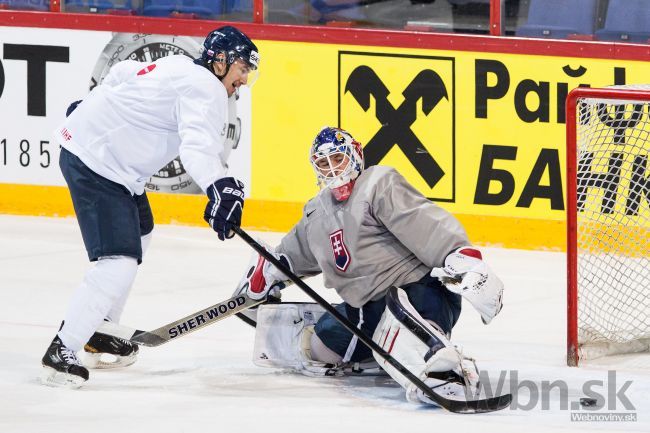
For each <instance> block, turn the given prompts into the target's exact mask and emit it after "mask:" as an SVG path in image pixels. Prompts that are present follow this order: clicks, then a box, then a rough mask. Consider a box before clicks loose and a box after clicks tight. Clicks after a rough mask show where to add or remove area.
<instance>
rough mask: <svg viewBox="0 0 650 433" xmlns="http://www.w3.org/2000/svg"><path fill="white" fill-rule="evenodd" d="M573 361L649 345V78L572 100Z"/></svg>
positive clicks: (587, 91)
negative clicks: (645, 83) (641, 81)
mask: <svg viewBox="0 0 650 433" xmlns="http://www.w3.org/2000/svg"><path fill="white" fill-rule="evenodd" d="M566 145H567V163H566V164H567V165H566V167H567V172H566V173H567V178H566V187H567V277H568V281H567V364H568V365H572V366H576V365H578V363H579V362H580V361H583V360H588V359H593V358H598V357H601V356H606V355H611V354H619V353H629V352H639V351H647V350H649V348H650V191H649V189H650V163H649V154H650V85H632V86H611V87H606V88H599V89H592V88H577V89H574V90H573V91H572V92H570V93H569V95H568V97H567V101H566Z"/></svg>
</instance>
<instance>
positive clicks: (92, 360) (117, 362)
mask: <svg viewBox="0 0 650 433" xmlns="http://www.w3.org/2000/svg"><path fill="white" fill-rule="evenodd" d="M137 358H138V357H137V355H128V356H120V355H111V354H110V353H89V352H86V353H84V359H83V364H84V366H85V367H86V368H92V369H110V368H122V367H128V366H129V365H131V364H133V363H134V362H135V361H136V360H137Z"/></svg>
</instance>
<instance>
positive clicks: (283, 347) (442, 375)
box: [253, 287, 478, 404]
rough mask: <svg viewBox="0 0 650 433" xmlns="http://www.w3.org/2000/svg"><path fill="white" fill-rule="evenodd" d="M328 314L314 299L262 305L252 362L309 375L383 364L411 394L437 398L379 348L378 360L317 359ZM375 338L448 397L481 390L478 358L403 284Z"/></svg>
mask: <svg viewBox="0 0 650 433" xmlns="http://www.w3.org/2000/svg"><path fill="white" fill-rule="evenodd" d="M323 314H324V310H323V308H322V307H320V306H318V305H317V304H311V303H302V304H294V303H283V304H275V305H263V306H261V307H260V308H259V311H258V314H257V320H258V322H257V329H256V335H255V348H254V351H253V362H254V363H255V364H256V365H258V366H261V367H274V368H287V369H291V370H294V371H297V372H300V373H302V374H305V375H308V376H340V375H343V374H346V373H350V372H352V373H362V374H377V373H378V372H379V370H378V369H377V366H378V365H379V366H381V368H383V369H384V370H385V372H386V373H388V374H389V375H390V376H391V377H392V378H393V379H395V381H397V382H398V383H399V384H400V385H401V386H402V387H403V388H405V390H406V398H407V400H409V401H411V402H424V403H427V404H435V403H434V402H433V401H431V400H430V399H429V398H427V397H426V396H425V395H424V394H423V393H422V391H420V390H419V389H417V388H416V387H415V386H414V385H413V384H412V383H411V382H410V381H409V380H408V379H407V378H406V377H404V376H403V375H402V374H401V373H399V371H397V370H396V369H395V368H394V367H393V366H391V365H390V364H388V363H387V362H385V361H384V360H383V359H381V357H379V356H377V355H376V354H374V355H375V356H374V357H375V362H373V361H372V359H368V360H366V361H364V362H357V363H350V362H343V361H342V360H339V362H336V360H332V362H324V361H319V360H316V359H314V358H313V356H312V355H313V352H314V351H315V352H321V350H322V348H320V347H318V339H317V338H314V337H315V336H314V325H315V324H316V323H317V322H318V320H319V319H320V318H321V316H322V315H323ZM373 341H375V343H377V344H378V345H379V346H381V347H382V348H383V349H384V350H386V351H387V352H389V353H390V354H391V355H392V356H393V357H394V358H395V359H396V360H398V361H399V362H400V363H402V364H403V365H404V366H405V367H407V368H408V369H409V371H411V372H412V373H413V374H415V375H416V376H418V377H419V378H420V379H421V380H423V381H424V382H425V383H426V384H427V385H428V386H430V387H431V388H432V389H433V390H434V392H436V393H439V394H440V395H442V396H444V397H445V398H448V399H457V400H465V399H472V398H473V397H474V396H475V395H476V394H477V389H478V372H477V369H476V365H475V363H474V361H473V360H471V359H469V358H465V357H463V356H462V354H460V353H459V352H458V350H457V349H456V348H455V347H454V346H453V345H452V344H451V342H450V341H449V339H448V338H447V336H446V335H445V334H444V333H443V332H442V331H440V330H439V329H438V328H437V326H435V325H433V324H431V323H430V322H428V321H426V320H424V319H423V318H422V316H421V315H420V314H419V313H418V312H417V311H416V310H415V308H414V307H413V306H412V305H411V303H410V302H409V300H408V297H407V295H406V292H405V291H404V290H402V289H399V288H396V287H392V288H391V289H390V290H389V292H388V294H387V295H386V307H385V309H384V312H383V315H382V316H381V319H380V322H379V325H378V326H377V327H376V330H375V333H374V335H373Z"/></svg>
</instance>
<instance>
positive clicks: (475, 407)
mask: <svg viewBox="0 0 650 433" xmlns="http://www.w3.org/2000/svg"><path fill="white" fill-rule="evenodd" d="M443 400H445V401H444V402H443V403H444V404H441V406H443V407H444V408H445V409H447V410H448V411H450V412H454V413H487V412H495V411H498V410H502V409H505V408H507V407H508V406H510V403H511V402H512V394H504V395H500V396H497V397H489V398H484V399H479V400H468V401H462V400H449V399H446V398H444V397H443Z"/></svg>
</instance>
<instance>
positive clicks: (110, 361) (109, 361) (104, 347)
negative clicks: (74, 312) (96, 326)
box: [84, 333, 139, 368]
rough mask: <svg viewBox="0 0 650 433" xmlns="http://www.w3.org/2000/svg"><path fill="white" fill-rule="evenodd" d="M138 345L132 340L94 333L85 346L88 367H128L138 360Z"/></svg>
mask: <svg viewBox="0 0 650 433" xmlns="http://www.w3.org/2000/svg"><path fill="white" fill-rule="evenodd" d="M138 350H139V349H138V346H137V345H135V344H133V343H131V342H130V341H127V340H123V339H121V338H117V337H110V336H108V335H104V334H98V333H94V334H93V336H92V337H90V340H88V343H86V345H85V346H84V351H85V352H86V356H85V358H84V363H85V364H86V365H87V366H88V368H118V367H126V366H129V365H131V364H133V363H134V362H135V361H136V358H137V355H138Z"/></svg>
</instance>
